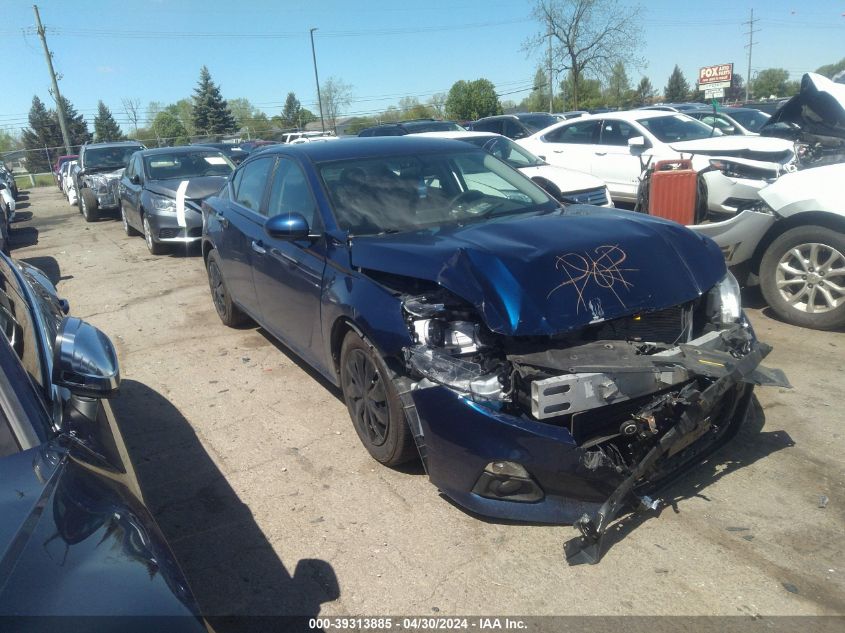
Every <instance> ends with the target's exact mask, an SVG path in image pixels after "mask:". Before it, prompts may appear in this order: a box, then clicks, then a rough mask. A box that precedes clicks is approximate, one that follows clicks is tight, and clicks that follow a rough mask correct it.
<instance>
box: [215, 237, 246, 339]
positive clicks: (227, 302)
mask: <svg viewBox="0 0 845 633" xmlns="http://www.w3.org/2000/svg"><path fill="white" fill-rule="evenodd" d="M205 267H206V271H207V272H208V286H209V288H210V289H211V300H212V302H213V303H214V309H215V310H217V316H219V317H220V320H221V321H223V324H224V325H228V326H229V327H236V326H238V325H241V324H243V323H245V322H246V321H247V316H246V314H244V313H243V311H242V310H241V309H240V308H239V307H238V306H237V305H236V304H235V302H234V301H232V295H231V294H229V289H228V288H227V286H226V282H225V281H224V279H223V273H222V272H221V269H220V256H219V255H218V254H217V251H216V250H215V251H211V252H210V253H209V254H208V260H207V261H206V264H205Z"/></svg>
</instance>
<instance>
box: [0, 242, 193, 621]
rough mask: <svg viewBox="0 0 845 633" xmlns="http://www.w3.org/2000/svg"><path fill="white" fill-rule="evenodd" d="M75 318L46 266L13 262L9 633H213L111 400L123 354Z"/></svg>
mask: <svg viewBox="0 0 845 633" xmlns="http://www.w3.org/2000/svg"><path fill="white" fill-rule="evenodd" d="M66 310H67V304H66V303H64V302H62V301H60V300H59V299H58V298H57V297H56V294H55V288H54V287H53V285H52V284H51V283H50V281H49V280H48V279H47V278H46V277H45V276H44V274H43V273H42V272H41V271H39V270H38V269H36V268H33V267H32V266H27V265H26V264H23V263H18V262H15V261H13V260H11V259H10V258H8V257H6V256H5V255H0V329H2V334H0V621H2V622H3V625H4V626H3V630H9V631H29V630H49V629H52V630H62V631H86V632H93V631H112V630H122V631H136V630H150V627H152V628H161V629H162V630H168V631H205V630H206V627H205V624H204V622H203V621H202V620H201V618H200V617H199V610H198V607H197V604H196V601H195V600H194V597H193V595H192V594H191V590H190V589H189V587H188V583H187V581H186V580H185V577H184V575H183V573H182V571H181V570H180V569H179V565H178V564H177V562H176V559H175V558H174V556H173V554H172V552H171V551H170V548H169V547H168V545H167V542H166V541H165V539H164V536H163V534H162V533H161V531H160V530H159V528H158V526H157V525H156V523H155V521H154V520H153V518H152V516H151V515H150V513H149V511H148V510H147V508H146V507H145V505H144V501H143V496H142V494H141V491H140V488H139V486H138V481H137V479H136V477H135V473H134V470H133V468H132V463H131V462H130V461H129V459H128V453H127V450H126V446H125V445H124V442H123V438H122V436H121V433H120V430H119V428H118V426H117V423H116V421H115V420H114V417H113V415H112V413H111V409H110V407H109V406H108V403H107V401H104V400H103V398H108V397H110V396H111V395H113V394H114V393H115V392H116V390H117V388H118V384H119V381H120V376H119V371H118V365H117V357H116V355H115V353H114V348H113V347H112V345H111V343H110V342H109V340H108V338H106V336H105V335H104V334H103V333H102V332H100V331H99V330H97V329H96V328H94V327H92V326H90V325H88V324H87V323H85V322H84V321H80V320H79V319H76V318H73V317H65V316H64V312H65V311H66ZM36 616H37V617H36ZM41 616H57V617H62V618H64V619H62V620H61V621H58V620H56V621H51V620H49V619H44V618H41ZM83 616H84V617H83ZM102 616H112V617H111V618H109V617H102ZM118 616H155V618H156V619H155V621H152V622H151V621H150V620H149V619H146V618H132V619H125V620H122V621H120V622H117V621H116V620H115V619H114V618H115V617H118ZM39 618H40V619H39Z"/></svg>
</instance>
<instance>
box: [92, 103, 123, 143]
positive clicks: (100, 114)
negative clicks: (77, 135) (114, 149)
mask: <svg viewBox="0 0 845 633" xmlns="http://www.w3.org/2000/svg"><path fill="white" fill-rule="evenodd" d="M94 138H95V139H96V140H97V141H122V140H123V139H125V138H126V137H125V136H124V135H123V132H121V130H120V126H119V125H118V124H117V121H115V120H114V117H113V116H112V113H111V110H109V109H108V107H106V104H105V103H103V102H102V101H98V102H97V116H95V117H94Z"/></svg>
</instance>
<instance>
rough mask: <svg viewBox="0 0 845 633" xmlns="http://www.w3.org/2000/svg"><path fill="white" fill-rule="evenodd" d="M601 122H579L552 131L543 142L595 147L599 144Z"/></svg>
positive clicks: (544, 137)
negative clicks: (594, 145)
mask: <svg viewBox="0 0 845 633" xmlns="http://www.w3.org/2000/svg"><path fill="white" fill-rule="evenodd" d="M600 125H601V122H600V121H577V122H575V123H570V124H569V125H564V126H562V127H559V128H557V129H556V130H552V131H551V132H549V133H548V134H546V135H545V136H543V140H544V141H546V142H547V143H574V144H580V145H593V144H596V143H598V139H599V128H600Z"/></svg>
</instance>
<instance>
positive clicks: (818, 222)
mask: <svg viewBox="0 0 845 633" xmlns="http://www.w3.org/2000/svg"><path fill="white" fill-rule="evenodd" d="M799 226H821V227H824V228H826V229H830V230H833V231H837V232H839V233H845V216H841V215H837V214H835V213H830V212H828V211H804V212H803V213H798V214H796V215H793V216H790V217H788V218H783V219H782V220H780V221H778V222H775V223H774V224H773V225H772V226H771V227H770V228H769V230H768V231H767V232H766V234H765V235H764V236H763V238H762V239H761V240H760V242H759V244H757V248H756V249H755V251H754V255H753V256H752V258H751V272H753V273H754V274H755V275H759V274H760V262H761V261H762V260H763V255H765V254H766V251H767V250H768V249H769V246H771V245H772V242H774V241H775V240H776V239H777V238H779V237H780V236H781V235H783V234H784V233H786V232H787V231H789V230H791V229H794V228H796V227H799Z"/></svg>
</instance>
